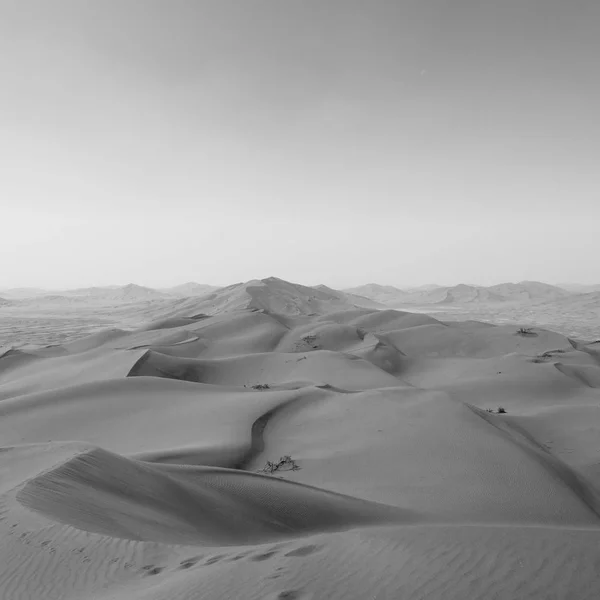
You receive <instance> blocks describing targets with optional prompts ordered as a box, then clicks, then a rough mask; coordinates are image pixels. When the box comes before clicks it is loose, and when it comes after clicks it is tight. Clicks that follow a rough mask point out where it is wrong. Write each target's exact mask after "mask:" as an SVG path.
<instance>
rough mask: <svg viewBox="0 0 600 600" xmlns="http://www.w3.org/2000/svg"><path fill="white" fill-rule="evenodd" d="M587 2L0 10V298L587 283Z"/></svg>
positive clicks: (590, 144) (598, 139)
mask: <svg viewBox="0 0 600 600" xmlns="http://www.w3.org/2000/svg"><path fill="white" fill-rule="evenodd" d="M599 32H600V2H599V1H598V0H493V1H490V0H393V1H387V2H378V1H374V0H368V1H367V0H360V1H352V0H343V1H330V0H295V1H293V0H269V1H266V0H237V1H229V0H212V1H210V2H205V1H202V0H185V1H184V0H94V1H92V0H71V1H67V0H52V1H50V0H0V205H1V206H0V289H1V288H3V287H11V286H22V285H34V286H46V287H55V288H57V287H66V286H71V287H73V286H84V285H94V284H97V285H103V284H108V283H117V284H118V283H128V282H130V281H134V282H136V283H140V284H143V285H151V286H152V285H154V286H159V285H171V284H176V283H181V282H183V281H188V280H195V281H200V282H204V283H213V284H228V283H232V282H235V281H241V280H247V279H252V278H259V277H266V276H269V275H275V276H278V277H282V278H284V279H289V280H292V281H297V282H300V283H307V284H314V283H326V284H329V285H332V286H336V287H344V286H349V285H355V284H360V283H367V282H371V281H377V282H379V283H387V284H394V285H400V286H401V285H416V284H421V283H425V282H432V281H435V282H438V283H441V284H451V283H458V282H460V281H464V282H473V283H481V284H492V283H496V282H499V281H503V280H513V281H518V280H522V279H541V280H545V281H549V282H558V281H581V282H598V281H600V269H599V268H598V260H597V257H598V248H599V246H598V243H599V242H598V240H599V239H600V68H599V66H598V64H599V63H598V60H599V57H600V33H599Z"/></svg>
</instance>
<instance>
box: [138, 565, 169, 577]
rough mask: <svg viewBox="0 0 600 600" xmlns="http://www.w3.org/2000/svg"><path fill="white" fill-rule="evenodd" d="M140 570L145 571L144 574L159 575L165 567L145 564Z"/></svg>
mask: <svg viewBox="0 0 600 600" xmlns="http://www.w3.org/2000/svg"><path fill="white" fill-rule="evenodd" d="M142 570H143V571H145V573H144V574H145V575H160V574H161V573H162V572H163V571H164V570H165V568H164V567H155V566H154V565H147V566H145V567H142Z"/></svg>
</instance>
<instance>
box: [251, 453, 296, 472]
mask: <svg viewBox="0 0 600 600" xmlns="http://www.w3.org/2000/svg"><path fill="white" fill-rule="evenodd" d="M298 469H300V467H299V466H298V465H297V464H296V461H295V460H294V459H293V458H292V457H291V456H288V455H286V456H282V457H281V458H280V459H279V460H278V461H277V462H272V461H270V460H268V461H267V464H266V465H265V466H264V467H263V468H262V469H260V470H259V471H258V472H259V473H275V471H297V470H298Z"/></svg>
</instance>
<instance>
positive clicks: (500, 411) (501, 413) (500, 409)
mask: <svg viewBox="0 0 600 600" xmlns="http://www.w3.org/2000/svg"><path fill="white" fill-rule="evenodd" d="M496 412H497V413H498V414H499V415H504V414H506V409H505V408H503V407H502V406H499V407H498V410H497V411H496Z"/></svg>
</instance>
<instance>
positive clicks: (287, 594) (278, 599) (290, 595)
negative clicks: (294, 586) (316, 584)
mask: <svg viewBox="0 0 600 600" xmlns="http://www.w3.org/2000/svg"><path fill="white" fill-rule="evenodd" d="M312 597H313V595H312V594H311V593H306V592H302V591H300V590H283V591H282V592H279V593H277V592H275V595H274V596H270V597H269V600H271V598H272V599H273V600H310V599H311V598H312Z"/></svg>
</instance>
